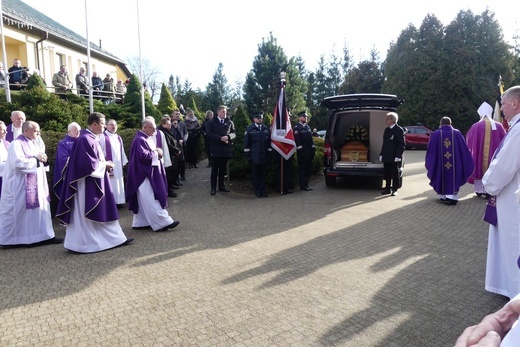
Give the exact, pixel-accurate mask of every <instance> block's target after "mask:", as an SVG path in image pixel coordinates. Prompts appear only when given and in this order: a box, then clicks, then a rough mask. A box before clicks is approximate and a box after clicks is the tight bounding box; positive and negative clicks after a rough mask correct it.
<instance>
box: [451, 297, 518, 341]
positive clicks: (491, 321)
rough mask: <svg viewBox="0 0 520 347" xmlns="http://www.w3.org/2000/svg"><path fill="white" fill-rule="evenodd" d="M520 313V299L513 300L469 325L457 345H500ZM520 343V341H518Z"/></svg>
mask: <svg viewBox="0 0 520 347" xmlns="http://www.w3.org/2000/svg"><path fill="white" fill-rule="evenodd" d="M519 314H520V300H513V301H511V302H509V303H508V304H507V305H505V306H504V307H503V308H501V309H500V310H498V311H497V312H495V313H492V314H489V315H487V316H486V317H484V319H483V320H482V321H481V322H480V323H479V324H477V325H473V326H470V327H467V328H466V329H465V330H464V332H463V333H462V335H460V337H459V338H458V339H457V342H456V343H455V347H470V346H472V347H498V346H500V343H501V341H502V339H503V338H504V336H505V335H506V334H507V333H508V332H509V330H510V329H511V327H512V326H513V323H514V322H515V321H516V320H517V319H518V316H519ZM518 343H519V345H520V342H518Z"/></svg>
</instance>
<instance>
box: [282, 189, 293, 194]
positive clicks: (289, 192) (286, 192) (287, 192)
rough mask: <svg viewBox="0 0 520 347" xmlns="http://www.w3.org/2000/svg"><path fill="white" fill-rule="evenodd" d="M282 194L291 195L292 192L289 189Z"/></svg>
mask: <svg viewBox="0 0 520 347" xmlns="http://www.w3.org/2000/svg"><path fill="white" fill-rule="evenodd" d="M283 193H284V194H292V190H290V189H286V190H284V191H283Z"/></svg>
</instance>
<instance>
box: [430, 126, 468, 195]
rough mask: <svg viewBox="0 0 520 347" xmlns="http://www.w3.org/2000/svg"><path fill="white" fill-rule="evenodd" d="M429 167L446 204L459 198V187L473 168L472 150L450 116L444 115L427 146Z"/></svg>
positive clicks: (438, 192) (432, 184)
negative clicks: (452, 122) (452, 124)
mask: <svg viewBox="0 0 520 347" xmlns="http://www.w3.org/2000/svg"><path fill="white" fill-rule="evenodd" d="M425 165H426V170H427V176H428V178H429V179H430V185H431V186H432V187H433V189H434V190H435V192H436V193H437V194H438V195H439V199H440V200H442V201H444V202H445V203H446V204H447V205H455V204H456V203H457V201H458V200H459V196H458V193H459V188H460V187H462V186H463V185H464V184H465V183H466V182H467V180H468V178H469V176H470V175H471V173H472V172H473V169H474V165H473V159H472V157H471V153H470V151H469V149H468V146H467V145H466V140H465V139H464V136H463V135H462V133H461V132H460V131H459V130H457V129H455V128H453V127H452V126H451V119H450V118H449V117H443V118H442V119H441V122H440V127H439V129H438V130H436V131H434V132H433V133H432V134H431V136H430V140H429V142H428V148H427V149H426V162H425Z"/></svg>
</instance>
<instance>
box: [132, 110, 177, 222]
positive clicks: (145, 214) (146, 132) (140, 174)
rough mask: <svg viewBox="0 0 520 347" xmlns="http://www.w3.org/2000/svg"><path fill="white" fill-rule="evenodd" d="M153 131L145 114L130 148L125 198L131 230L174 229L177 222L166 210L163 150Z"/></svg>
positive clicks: (153, 125)
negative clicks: (131, 215)
mask: <svg viewBox="0 0 520 347" xmlns="http://www.w3.org/2000/svg"><path fill="white" fill-rule="evenodd" d="M156 132H157V129H156V126H155V120H154V119H153V118H148V117H146V118H145V120H144V121H143V125H142V128H141V130H139V131H137V133H136V134H135V137H134V140H133V141H132V146H131V147H130V161H129V163H128V177H127V181H126V200H127V202H128V208H129V209H130V210H131V211H132V212H133V213H134V218H133V221H132V227H133V228H134V229H148V228H149V229H152V230H154V231H166V230H168V229H173V228H175V227H176V226H177V225H178V224H179V221H174V220H173V219H172V218H171V217H170V215H169V214H168V211H166V207H167V206H168V190H167V185H166V172H165V170H164V165H163V163H162V161H161V158H162V157H163V151H162V150H161V149H160V148H159V147H158V146H156V145H155V141H153V139H154V138H155V133H156ZM158 133H160V134H162V132H161V131H159V132H158ZM164 144H165V146H166V143H164Z"/></svg>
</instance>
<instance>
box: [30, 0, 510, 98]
mask: <svg viewBox="0 0 520 347" xmlns="http://www.w3.org/2000/svg"><path fill="white" fill-rule="evenodd" d="M22 1H23V2H25V3H26V4H28V5H30V6H31V7H33V8H35V9H37V10H38V11H40V12H42V13H44V14H45V15H47V16H48V17H50V18H52V19H54V20H55V21H57V22H59V23H61V24H62V25H64V26H66V27H68V28H70V29H71V30H73V31H75V32H76V33H78V34H79V35H81V36H83V37H87V30H86V28H87V25H86V22H85V0H67V1H64V0H22ZM137 1H139V2H137ZM509 3H510V4H507V3H506V2H505V1H496V0H495V1H481V0H472V1H469V0H468V1H465V0H451V1H450V0H438V1H415V2H411V1H409V0H394V1H388V0H385V1H383V0H375V1H370V2H368V1H345V0H342V1H340V0H324V1H310V2H307V3H306V2H302V1H294V0H285V1H284V0H277V1H275V0H264V1H257V2H251V1H240V2H239V1H231V0H221V1H214V0H213V1H207V0H205V1H198V0H191V1H158V0H148V1H144V0H87V9H88V11H87V18H88V29H89V30H88V33H89V35H88V36H89V40H90V41H91V42H94V43H96V44H98V43H99V40H101V41H102V46H103V48H104V49H106V50H107V51H109V52H111V53H112V54H114V55H116V56H117V57H119V58H121V59H123V60H128V58H129V57H132V56H138V55H139V46H140V47H141V55H142V57H143V58H144V59H146V60H148V61H149V62H150V65H152V66H154V67H157V68H158V69H159V70H160V71H161V73H162V75H163V76H164V80H165V82H166V81H167V79H168V77H169V76H170V75H174V76H179V77H181V80H182V81H184V79H186V78H187V79H188V80H189V81H190V82H191V83H192V86H193V87H194V88H201V89H205V87H206V85H207V84H208V83H209V82H211V80H212V77H213V74H214V73H215V71H216V69H217V67H218V64H219V62H221V63H223V65H224V70H223V72H224V74H225V75H226V77H227V79H228V82H229V83H230V84H232V85H233V84H234V83H235V81H237V80H239V81H240V82H243V80H244V78H245V75H246V74H247V73H248V72H249V71H250V70H251V68H252V63H253V59H254V57H255V56H256V55H257V54H258V45H259V44H260V43H261V42H262V39H263V38H267V37H269V34H270V33H271V32H272V34H273V36H274V37H275V38H276V39H277V42H278V44H279V45H280V46H281V47H282V48H283V50H284V52H285V54H286V55H287V56H288V57H293V56H298V55H301V56H302V57H303V60H304V61H305V63H306V66H307V68H308V69H310V70H314V69H315V68H316V67H317V64H318V61H319V58H320V56H321V55H325V57H327V56H328V55H329V54H330V53H331V52H333V50H336V52H337V53H338V54H341V51H342V48H343V46H344V45H345V44H346V45H347V47H348V48H349V49H350V51H351V54H352V56H353V58H354V60H355V62H356V63H357V62H359V61H362V60H365V59H368V58H369V53H370V50H371V49H372V48H376V49H377V50H378V51H379V53H380V56H381V58H382V59H383V58H384V57H385V56H386V51H387V49H388V47H389V45H390V42H392V41H395V40H396V39H397V38H398V36H399V35H400V33H401V31H402V30H404V29H405V28H406V27H407V26H408V24H410V23H411V24H414V25H415V26H416V27H419V26H420V25H421V23H422V21H423V19H424V18H425V17H426V15H427V14H428V13H430V14H434V15H435V16H436V17H437V18H438V19H439V20H440V21H441V22H442V23H443V24H444V25H448V24H449V23H450V22H451V21H453V20H454V19H455V17H456V15H457V13H458V12H459V11H461V10H468V9H470V10H471V11H473V13H474V14H480V13H482V12H483V11H484V10H485V9H486V8H489V9H490V10H491V11H493V12H494V13H495V18H496V19H497V20H498V21H499V23H500V25H501V27H502V29H503V31H504V38H505V39H506V40H507V41H509V42H511V43H513V35H514V34H515V32H516V33H517V34H518V35H520V21H519V20H518V19H516V18H515V17H518V16H519V14H520V4H519V3H518V2H517V1H513V2H509ZM137 8H139V15H137ZM138 18H139V23H140V25H139V28H140V30H139V32H140V35H138ZM139 36H140V42H141V44H140V45H139ZM98 72H99V73H101V75H104V73H103V72H102V71H101V72H100V71H98Z"/></svg>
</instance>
